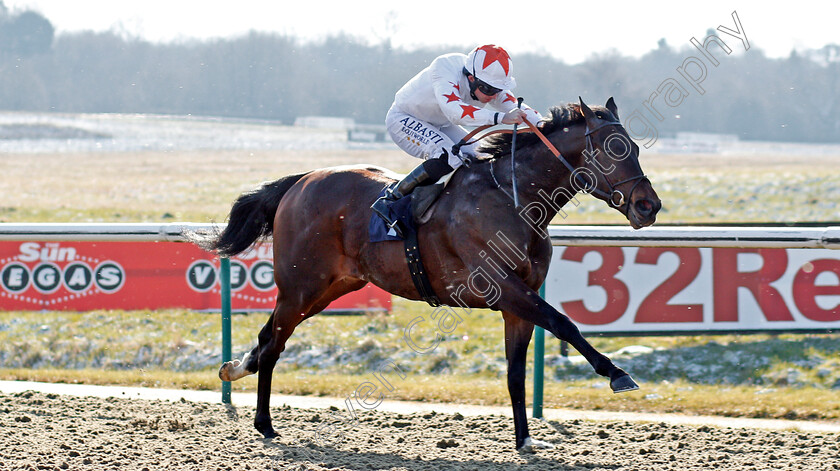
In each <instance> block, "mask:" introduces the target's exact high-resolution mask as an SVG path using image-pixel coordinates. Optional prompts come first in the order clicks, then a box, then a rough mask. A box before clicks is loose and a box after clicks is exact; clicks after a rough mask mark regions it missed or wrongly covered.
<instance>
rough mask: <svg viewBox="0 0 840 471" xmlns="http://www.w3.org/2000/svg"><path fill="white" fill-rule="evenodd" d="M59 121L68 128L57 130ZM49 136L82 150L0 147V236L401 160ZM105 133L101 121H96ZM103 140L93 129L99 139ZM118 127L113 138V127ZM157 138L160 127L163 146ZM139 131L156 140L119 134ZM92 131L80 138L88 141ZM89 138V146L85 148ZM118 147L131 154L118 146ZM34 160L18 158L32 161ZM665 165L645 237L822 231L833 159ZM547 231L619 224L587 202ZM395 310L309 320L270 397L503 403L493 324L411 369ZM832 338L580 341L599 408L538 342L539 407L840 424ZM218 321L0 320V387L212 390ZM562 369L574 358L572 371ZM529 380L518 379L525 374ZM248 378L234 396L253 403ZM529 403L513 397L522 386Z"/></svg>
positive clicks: (84, 125)
mask: <svg viewBox="0 0 840 471" xmlns="http://www.w3.org/2000/svg"><path fill="white" fill-rule="evenodd" d="M68 119H71V118H68ZM86 119H87V121H79V120H75V121H73V120H72V119H71V124H67V123H64V124H60V126H59V127H61V126H64V127H71V126H73V127H74V129H81V130H83V131H85V132H87V133H88V134H89V136H88V137H85V138H82V139H45V138H44V136H43V133H44V132H47V131H49V132H53V131H55V129H53V128H45V127H44V125H43V124H37V123H36V124H34V125H30V126H40V128H38V129H40V131H39V132H40V133H41V134H37V133H36V136H40V137H39V138H38V139H36V140H34V141H33V142H32V143H30V145H28V146H27V145H20V141H19V140H14V139H11V140H7V141H2V140H0V141H2V142H0V149H2V150H4V151H5V153H4V154H3V155H2V156H0V171H2V173H3V175H4V177H3V178H2V179H0V194H2V195H3V197H2V200H0V221H2V222H47V221H52V222H157V221H159V222H172V221H190V222H209V221H215V222H222V221H224V220H225V217H226V214H227V211H228V210H229V208H230V203H231V201H232V200H233V199H234V198H235V197H236V196H237V195H238V194H239V193H241V192H242V191H245V190H248V189H250V188H253V187H254V186H256V185H257V184H258V183H260V182H262V181H265V180H271V179H276V178H278V177H280V176H283V175H286V174H289V173H293V172H297V171H303V170H309V169H313V168H318V167H323V166H330V165H344V164H358V163H367V164H376V165H381V166H385V167H388V168H391V169H393V170H396V171H402V172H404V171H407V170H409V169H410V168H412V166H413V165H415V164H416V163H417V162H416V161H415V160H413V159H411V158H409V157H407V156H405V155H403V154H402V153H401V152H400V151H398V150H396V148H395V147H394V146H392V145H382V144H371V145H358V144H352V143H347V142H344V134H343V133H342V132H338V131H313V130H307V129H301V128H293V127H284V126H276V125H269V124H265V123H256V124H255V123H214V122H206V121H200V122H194V121H184V120H175V119H163V118H155V119H152V118H149V117H135V118H132V117H119V119H117V118H108V117H102V116H100V117H98V118H97V119H96V120H94V119H92V118H90V117H87V118H86ZM103 123H105V124H103ZM103 126H104V127H107V126H111V127H110V128H107V129H106V130H105V131H101V129H102V128H103ZM120 126H122V127H120ZM161 129H168V131H169V134H164V133H162V131H161ZM150 132H157V133H160V134H158V135H161V134H163V135H167V136H169V137H168V138H167V139H169V140H168V141H167V140H166V139H161V138H154V139H151V138H147V139H148V140H147V141H142V142H141V141H138V140H137V139H139V138H138V137H137V136H147V135H148V134H147V133H150ZM90 135H92V136H93V137H90ZM97 136H98V137H97ZM131 139H134V140H131ZM33 149H34V150H33ZM761 149H765V150H766V152H758V151H748V150H744V151H742V152H741V153H737V154H733V153H721V154H672V155H666V154H661V153H657V152H646V153H643V155H642V159H641V161H642V165H643V168H644V169H645V171H646V173H647V174H648V175H649V176H650V178H651V181H652V182H653V184H654V187H655V188H656V189H657V191H658V192H659V195H660V197H661V198H662V200H663V203H664V207H663V210H662V212H661V213H660V216H659V219H658V222H659V223H660V224H682V223H747V222H749V223H758V222H789V223H793V222H797V223H807V222H812V223H814V222H825V221H840V206H838V204H839V203H838V202H839V201H840V171H838V168H840V166H838V164H839V163H840V152H837V153H833V152H826V151H825V150H824V149H822V150H821V151H820V152H814V153H813V154H812V155H808V152H807V146H803V149H805V150H804V151H801V152H797V153H795V154H790V153H783V152H779V151H778V149H776V150H774V148H773V147H772V146H769V147H768V146H764V147H762V148H761ZM581 201H582V203H583V204H582V205H581V206H580V207H577V208H567V210H568V214H569V218H568V219H566V220H565V221H563V220H555V221H554V222H555V223H571V224H577V223H607V224H626V221H625V220H623V218H622V216H621V215H619V214H618V213H616V212H614V211H612V210H610V209H609V208H608V207H607V206H606V205H605V204H603V203H602V202H599V201H597V200H594V199H593V198H590V197H583V198H581ZM428 312H429V308H428V307H427V306H426V305H425V304H422V303H414V302H409V301H405V300H400V299H396V300H395V308H394V313H393V315H392V316H387V317H386V316H374V315H371V316H353V317H342V316H317V317H316V318H313V319H312V320H310V321H308V322H307V323H306V324H304V325H303V326H301V327H300V328H299V329H298V331H297V333H296V335H295V336H294V337H292V339H291V340H290V342H289V347H288V350H287V351H286V352H285V353H284V355H283V356H282V357H281V362H280V364H279V365H278V367H277V373H278V378H277V379H276V380H275V381H274V385H275V390H276V391H278V392H284V393H299V394H321V395H333V396H342V397H343V396H347V395H349V394H351V393H352V391H353V390H354V389H355V387H356V386H357V385H358V384H359V383H361V382H363V381H365V380H366V378H367V377H368V376H369V374H370V371H371V370H372V369H373V368H375V367H376V366H377V365H378V364H379V362H381V361H384V360H386V359H394V360H396V361H398V362H399V363H400V365H405V366H406V368H407V369H408V372H409V376H408V378H407V379H406V380H405V381H402V382H401V383H399V384H397V390H396V391H395V392H394V393H393V395H392V396H390V398H394V399H396V398H404V399H417V400H436V401H454V402H471V403H479V404H507V403H508V399H507V392H506V390H505V387H504V379H503V378H504V371H505V363H504V350H503V337H502V321H501V318H500V316H499V315H498V314H497V313H493V312H490V311H477V312H476V313H475V314H473V315H471V316H470V318H469V319H468V320H467V322H465V323H464V324H462V325H461V326H460V327H459V330H458V331H457V332H456V335H453V336H452V338H447V339H446V340H445V342H444V343H442V344H441V346H440V347H439V348H438V349H437V350H435V351H434V352H433V353H432V354H429V355H417V354H415V353H414V352H412V351H411V350H410V349H409V348H407V347H406V345H405V344H404V342H402V340H401V338H402V330H403V328H404V326H405V325H406V324H407V323H408V322H409V321H410V320H411V319H412V318H413V317H416V316H417V315H422V314H424V313H428ZM265 317H266V316H265V314H261V313H256V314H250V315H237V316H235V317H234V355H235V356H240V355H241V354H242V353H244V352H245V351H246V350H248V349H250V347H251V346H252V344H253V342H255V340H256V334H257V331H258V330H259V327H260V326H261V325H262V323H263V322H264V320H265ZM838 339H840V338H839V337H838V335H836V334H835V335H797V336H793V335H782V336H747V337H735V336H726V337H673V338H635V339H599V338H595V339H593V343H594V344H595V345H596V347H598V348H599V349H601V350H602V351H605V352H611V353H615V352H618V351H619V350H620V349H622V348H624V347H633V348H625V350H624V351H623V353H619V354H617V355H616V360H617V363H618V364H619V365H622V366H624V367H626V368H627V369H629V370H630V371H631V372H632V373H633V374H634V376H636V377H637V379H639V380H640V381H641V382H642V386H643V389H642V391H641V392H639V393H634V394H628V395H622V396H613V395H612V394H610V393H609V392H608V389H605V387H606V384H605V382H604V381H602V380H601V379H599V378H596V377H595V375H594V374H593V373H592V372H591V369H589V368H588V367H586V366H580V365H579V362H578V361H577V359H576V358H575V356H574V353H575V352H572V354H573V356H572V357H571V361H568V360H564V359H562V358H561V357H560V356H559V355H558V353H559V352H558V349H559V343H558V342H556V341H549V342H548V347H547V349H548V353H549V355H550V356H549V358H548V359H547V363H548V367H547V378H548V381H547V386H546V406H547V407H559V406H562V407H580V408H592V409H606V410H652V411H680V412H694V413H709V414H722V415H733V416H751V417H787V418H811V419H829V418H838V417H840V352H839V351H838V350H839V349H840V342H838ZM220 354H221V351H220V334H219V323H218V317H217V316H215V315H212V314H199V313H191V312H181V311H163V312H142V311H141V312H122V311H95V312H91V313H50V312H2V313H0V365H2V370H0V377H2V378H6V379H8V378H20V379H36V380H48V381H68V382H77V381H78V382H85V383H126V384H142V385H148V386H161V387H188V388H202V389H204V388H207V389H217V388H218V387H219V382H218V379H217V377H216V369H217V367H218V364H219V361H220ZM578 359H579V357H578ZM529 383H530V373H529ZM254 386H255V381H254V378H248V379H246V380H243V381H241V382H237V383H234V387H235V388H237V389H253V388H254ZM529 389H530V386H529Z"/></svg>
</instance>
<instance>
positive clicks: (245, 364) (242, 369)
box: [219, 312, 274, 381]
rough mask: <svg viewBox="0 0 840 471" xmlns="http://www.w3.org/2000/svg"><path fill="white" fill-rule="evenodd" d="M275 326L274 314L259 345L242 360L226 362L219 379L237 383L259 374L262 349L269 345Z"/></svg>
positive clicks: (260, 338)
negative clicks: (239, 380) (238, 380)
mask: <svg viewBox="0 0 840 471" xmlns="http://www.w3.org/2000/svg"><path fill="white" fill-rule="evenodd" d="M273 325H274V312H272V313H271V316H269V318H268V321H267V322H266V323H265V326H263V328H262V329H261V330H260V335H259V336H258V337H257V339H258V344H257V346H255V347H254V348H253V349H252V350H251V351H250V352H248V353H246V354H245V356H244V357H243V358H242V360H241V361H240V360H233V361H228V362H225V363H224V364H223V365H222V367H221V368H219V379H221V380H222V381H236V380H237V379H241V378H244V377H245V376H249V375H252V374H254V373H256V372H257V368H258V365H259V352H260V347H262V346H263V345H265V344H267V343H268V341H269V340H271V335H272V332H271V331H272V330H273V329H272V326H273Z"/></svg>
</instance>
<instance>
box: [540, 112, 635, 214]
mask: <svg viewBox="0 0 840 471" xmlns="http://www.w3.org/2000/svg"><path fill="white" fill-rule="evenodd" d="M528 124H529V125H530V123H528ZM607 126H621V123H620V122H618V121H604V122H602V123H600V124H599V125H598V126H596V127H595V128H594V129H589V125H588V124H587V125H586V132H585V133H584V136H585V137H586V151H587V155H594V154H595V150H594V149H595V146H594V145H593V144H592V133H594V132H595V131H597V130H599V129H602V128H605V127H607ZM554 151H556V149H554ZM555 153H556V154H557V157H558V158H559V159H560V160H562V161H563V163H564V164H565V165H566V168H568V169H569V171H570V172H574V170H573V169H572V166H571V165H570V164H569V163H568V161H566V159H565V158H564V157H563V156H561V155H559V154H560V152H555ZM607 175H608V174H607V173H605V172H603V171H602V172H601V176H603V177H604V181H605V182H606V183H607V186H608V187H609V188H610V192H609V193H607V192H606V191H603V190H601V189H598V188H595V187H593V188H592V190H591V192H592V193H595V194H596V195H598V196H601V197H603V198H606V199H607V200H609V202H610V204H611V205H613V206H614V207H616V208H620V207H622V206H624V205H625V204H627V203H629V202H630V198H631V197H632V196H633V192H634V191H635V190H636V187H637V186H639V183H641V182H642V181H643V180H648V177H647V175H645V174H644V173H640V174H639V175H636V176H635V177H630V178H627V179H624V180H621V181H620V182H618V183H612V182H610V178H609V177H608V176H607ZM576 177H577V178H578V181H580V178H582V177H581V176H580V175H579V174H578V175H576ZM630 182H635V183H633V186H631V187H630V191H629V192H628V193H627V197H626V198H625V197H624V193H622V192H621V190H619V189H618V186H619V185H623V184H625V183H630ZM648 182H650V180H648ZM615 196H618V201H617V202H616V200H615Z"/></svg>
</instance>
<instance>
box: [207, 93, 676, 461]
mask: <svg viewBox="0 0 840 471" xmlns="http://www.w3.org/2000/svg"><path fill="white" fill-rule="evenodd" d="M540 128H541V130H542V132H543V134H544V136H545V137H546V138H547V139H548V141H550V143H551V144H553V146H554V147H556V149H557V150H558V151H559V155H560V156H559V157H558V156H556V155H555V154H554V152H552V151H551V150H549V148H548V147H547V146H546V145H545V144H544V143H541V142H540V141H539V140H538V136H536V135H535V134H534V133H530V134H529V133H521V134H520V135H519V137H518V142H517V143H516V148H515V149H514V154H515V172H516V178H517V180H518V182H519V183H518V187H519V194H518V196H519V201H521V202H522V205H521V207H520V208H517V207H515V206H514V204H513V199H512V198H511V193H510V188H511V174H512V171H511V167H512V166H511V165H510V162H511V160H510V153H511V142H512V139H511V137H512V136H511V135H501V136H494V137H493V138H491V139H490V140H489V141H490V142H489V143H488V144H487V145H485V146H484V147H483V149H482V150H483V151H484V152H486V153H492V154H495V155H496V157H497V160H496V161H495V163H493V161H492V160H491V161H490V163H487V162H477V163H473V164H472V165H470V166H469V167H467V166H464V167H463V168H461V169H459V170H458V171H457V172H455V174H454V175H453V176H452V178H451V180H450V181H449V184H448V186H447V188H446V190H445V191H444V192H443V194H442V195H441V196H440V197H439V199H438V200H437V202H436V203H435V205H434V206H433V207H432V208H431V209H430V210H429V211H430V212H431V216H430V217H429V218H428V221H427V222H425V223H424V224H423V225H422V226H420V228H419V234H418V236H419V248H420V251H421V253H422V256H423V261H424V264H425V267H426V269H427V273H428V276H429V279H430V281H431V286H432V288H433V289H434V292H435V293H436V294H437V295H438V297H439V299H440V302H441V303H443V304H444V305H446V306H454V307H462V308H489V309H492V310H496V311H501V313H502V317H503V319H504V326H505V353H506V357H507V367H508V371H507V385H508V391H509V393H510V398H511V402H512V405H513V419H514V426H515V435H516V437H515V438H516V448H517V449H518V450H523V449H524V450H529V451H530V450H533V449H534V448H540V447H550V446H551V445H550V444H548V443H545V442H541V441H539V440H534V439H532V438H531V437H530V435H529V432H528V424H527V416H526V404H525V369H526V364H525V359H526V354H527V351H528V344H529V343H530V340H531V335H532V333H533V330H534V325H538V326H540V327H542V328H544V329H546V330H547V331H549V332H551V333H552V334H554V336H555V337H557V338H559V339H561V340H565V341H567V342H568V343H569V344H570V345H572V346H573V347H575V348H576V349H577V350H578V351H579V352H580V353H581V354H582V355H583V356H584V357H585V358H586V360H587V361H588V362H589V363H590V364H591V365H592V367H593V368H594V370H595V372H596V373H598V374H599V375H601V376H604V377H607V378H609V379H610V386H611V388H612V389H613V391H615V392H622V391H628V390H634V389H638V386H637V385H636V383H635V382H634V381H633V379H632V378H631V377H630V376H629V375H628V374H627V373H626V372H625V371H624V370H622V369H621V368H619V367H617V366H615V365H614V364H613V362H612V361H611V360H610V359H609V358H607V357H606V356H605V355H603V354H601V353H600V352H598V351H597V350H596V349H595V348H594V347H592V345H590V344H589V342H587V341H586V340H585V339H584V338H583V336H582V335H581V333H580V331H579V330H578V328H577V327H576V326H575V325H574V323H572V321H571V320H570V319H569V318H568V317H567V316H566V315H564V314H562V313H560V312H558V311H557V310H556V309H555V308H554V307H552V306H551V305H549V304H548V303H547V302H545V301H544V300H543V299H542V298H541V297H540V296H539V295H538V294H537V291H536V290H538V289H539V287H540V286H541V285H542V283H543V280H544V279H545V277H546V273H547V272H548V265H549V261H550V258H551V251H552V246H551V241H550V239H549V238H548V237H547V235H546V228H547V226H548V224H549V222H550V221H551V219H552V218H553V217H554V216H555V215H556V214H557V212H558V211H559V210H560V208H561V207H563V205H564V204H566V203H567V202H568V201H569V200H571V199H572V198H575V195H576V194H577V193H578V192H580V191H583V192H591V193H592V194H593V195H595V196H596V197H597V198H600V199H603V200H605V201H606V202H607V203H608V204H609V205H611V206H612V207H613V208H615V209H616V210H618V211H620V212H621V213H623V214H624V215H625V216H626V217H627V219H628V221H629V222H630V225H631V226H632V227H634V228H636V229H638V228H640V227H644V226H648V225H650V224H653V222H654V221H655V219H656V213H657V211H659V209H660V207H661V203H660V200H659V198H658V197H657V195H656V192H655V191H654V190H653V188H652V186H651V183H650V181H649V180H648V179H647V177H646V176H645V175H644V173H643V172H642V169H641V167H640V166H639V161H638V157H639V148H638V146H637V145H636V144H635V143H634V142H633V141H632V140H631V139H630V138H629V137H628V135H627V132H626V130H625V129H624V127H623V126H622V125H621V123H620V121H619V118H618V109H617V107H616V105H615V102H614V101H613V99H612V98H610V99H609V100H608V101H607V103H606V106H605V107H604V106H595V107H592V108H590V107H588V106H587V105H586V104H585V103H584V102H583V100H582V99H581V100H580V103H579V104H578V103H571V104H567V105H565V106H561V107H555V108H553V109H552V110H551V112H550V116H549V117H546V118H544V119H543V121H542V122H541V123H540ZM396 177H397V176H396V175H395V174H392V173H390V172H389V171H387V170H385V169H383V168H379V167H372V166H342V167H332V168H323V169H318V170H313V171H310V172H305V173H300V174H297V175H290V176H286V177H283V178H280V179H279V180H277V181H275V182H271V183H266V184H264V185H263V186H261V187H260V188H258V189H256V190H254V191H252V192H248V193H244V194H243V195H241V196H240V197H239V198H238V199H237V200H236V201H235V203H234V204H233V207H232V209H231V212H230V215H229V218H228V225H227V227H226V228H225V229H224V230H223V231H222V232H221V233H219V234H215V235H205V236H204V240H203V241H201V240H199V241H198V242H199V243H200V244H201V245H202V246H203V247H204V248H207V249H210V250H214V251H216V252H217V253H218V254H220V255H222V256H233V255H236V254H238V253H241V252H243V251H245V250H247V249H248V248H249V247H250V246H252V245H253V244H254V243H255V242H256V241H258V240H259V239H261V238H262V237H267V236H269V235H273V250H274V280H275V283H276V284H277V288H278V293H277V303H276V306H275V308H274V310H273V312H272V313H271V315H270V317H269V318H268V322H267V323H266V324H265V327H263V328H262V330H261V331H260V333H259V336H258V340H259V342H258V345H257V346H255V347H254V348H253V350H251V352H250V353H248V354H246V355H245V357H244V358H243V359H242V361H239V360H234V361H231V362H227V363H225V364H224V365H222V367H221V369H220V370H219V376H220V378H221V379H222V380H224V381H235V380H237V379H240V378H242V377H244V376H247V375H251V374H254V373H259V377H258V384H257V408H256V414H255V418H254V426H255V427H256V429H257V430H258V431H259V432H260V433H262V434H263V435H264V436H265V437H266V438H272V437H275V436H277V432H275V430H274V428H273V427H272V425H271V417H270V415H269V397H270V393H271V375H272V370H273V369H274V366H275V364H276V362H277V359H278V357H279V355H280V353H281V352H283V350H284V349H285V347H286V341H287V340H288V339H289V337H290V336H291V335H292V333H293V332H294V330H295V328H296V327H297V326H298V325H299V324H300V323H301V322H303V321H304V320H306V319H308V318H309V317H311V316H314V315H315V314H318V313H319V312H321V311H322V310H323V309H324V308H325V307H326V306H327V305H328V304H329V303H330V302H331V301H333V300H334V299H336V298H338V297H339V296H341V295H344V294H346V293H349V292H351V291H354V290H358V289H360V288H362V287H363V286H365V285H366V284H368V283H373V284H375V285H376V286H379V287H380V288H382V289H384V290H385V291H388V292H390V293H392V294H394V295H397V296H401V297H403V298H407V299H411V300H418V299H420V296H419V294H418V292H417V289H416V288H415V285H414V283H413V282H412V280H411V278H410V275H409V272H408V268H407V265H406V262H405V255H404V247H403V243H402V242H399V241H385V242H377V243H371V242H369V237H368V223H369V220H370V217H371V210H370V206H371V204H372V203H373V202H374V200H375V199H376V198H377V197H378V196H379V194H380V192H381V191H382V189H383V188H384V187H385V186H386V185H388V184H390V183H392V182H393V181H395V179H396ZM549 201H550V202H549ZM575 203H576V204H577V203H578V202H577V200H575ZM538 205H541V207H537V206H538ZM535 211H536V212H535ZM537 216H539V217H537ZM499 234H502V235H503V236H504V238H505V239H506V241H507V243H508V244H509V246H511V247H515V248H516V250H515V251H514V253H519V254H521V257H516V256H512V257H509V258H508V259H505V260H501V259H497V260H495V261H494V262H493V263H490V257H489V256H488V255H487V253H488V250H487V248H488V246H487V243H488V241H490V240H492V239H494V237H498V236H499ZM199 239H200V237H199ZM477 273H478V274H481V277H478V276H476V274H477ZM479 282H480V283H479ZM479 284H481V286H479ZM482 286H490V287H492V288H493V290H492V292H493V293H494V294H493V296H492V297H491V296H489V295H488V293H489V291H490V290H489V289H488V288H484V287H482ZM455 287H460V288H464V287H468V288H469V289H458V290H456V289H455Z"/></svg>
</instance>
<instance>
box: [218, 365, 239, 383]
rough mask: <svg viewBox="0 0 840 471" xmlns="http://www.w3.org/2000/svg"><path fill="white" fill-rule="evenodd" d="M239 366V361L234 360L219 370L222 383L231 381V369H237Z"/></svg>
mask: <svg viewBox="0 0 840 471" xmlns="http://www.w3.org/2000/svg"><path fill="white" fill-rule="evenodd" d="M237 366H239V360H233V361H228V362H225V363H224V364H223V365H222V367H221V368H219V379H221V380H222V381H230V380H231V379H230V369H231V368H236V367H237Z"/></svg>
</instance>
